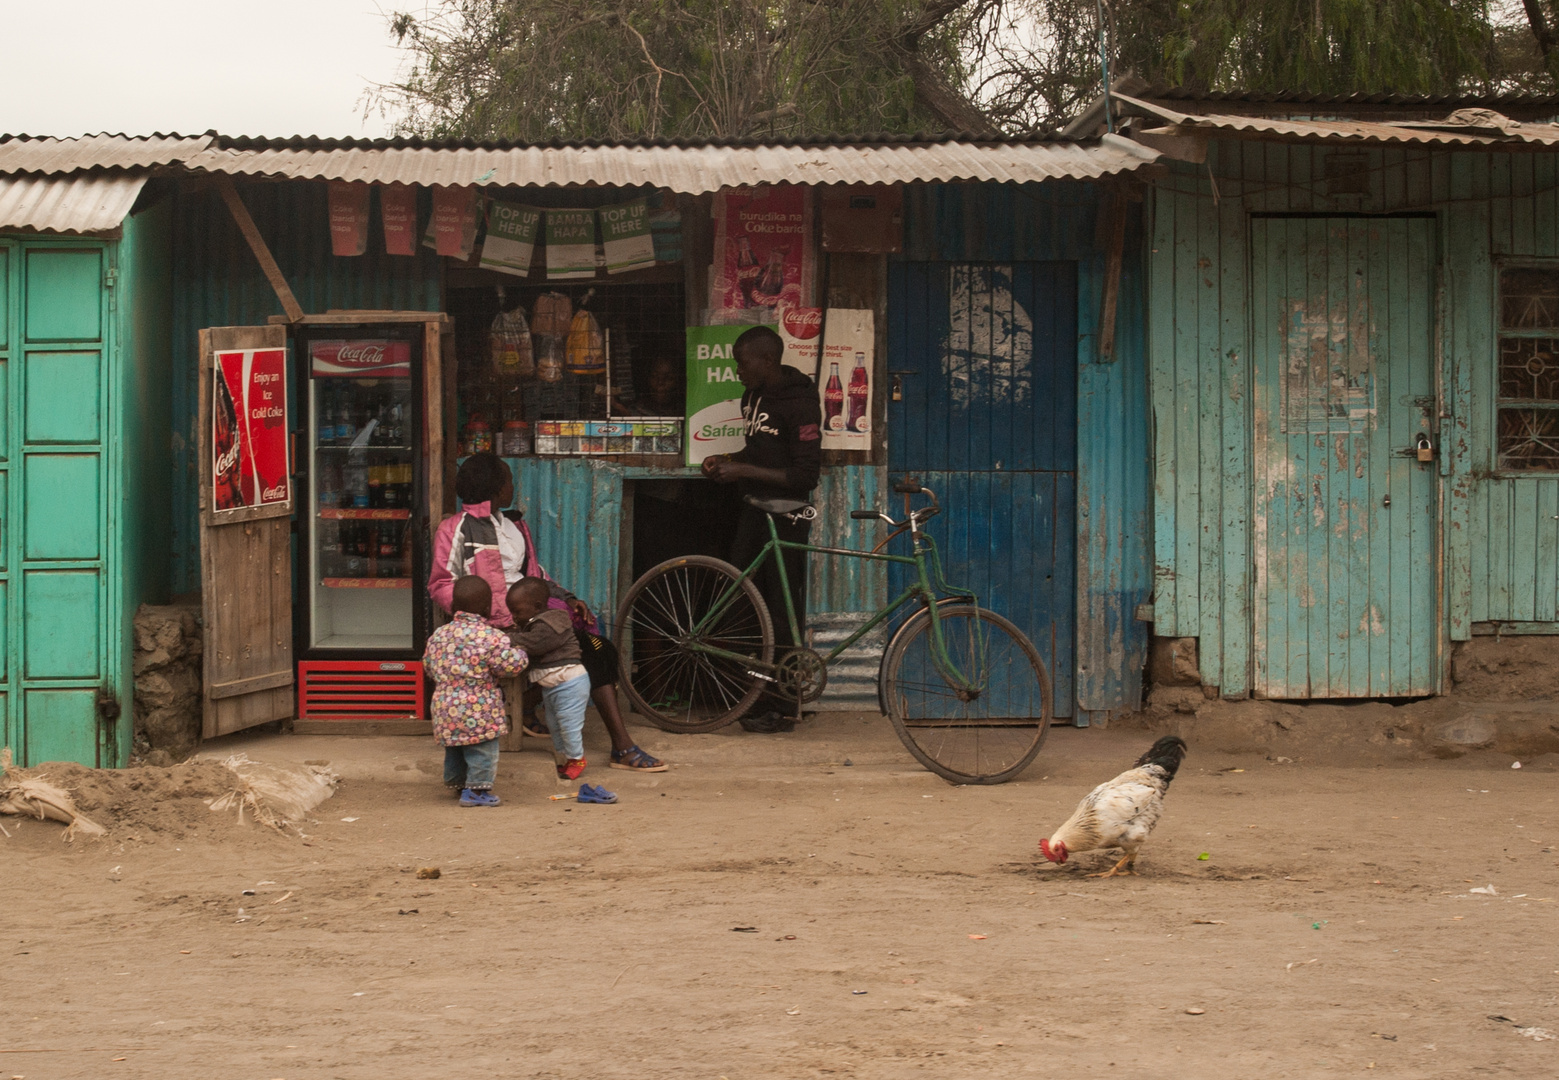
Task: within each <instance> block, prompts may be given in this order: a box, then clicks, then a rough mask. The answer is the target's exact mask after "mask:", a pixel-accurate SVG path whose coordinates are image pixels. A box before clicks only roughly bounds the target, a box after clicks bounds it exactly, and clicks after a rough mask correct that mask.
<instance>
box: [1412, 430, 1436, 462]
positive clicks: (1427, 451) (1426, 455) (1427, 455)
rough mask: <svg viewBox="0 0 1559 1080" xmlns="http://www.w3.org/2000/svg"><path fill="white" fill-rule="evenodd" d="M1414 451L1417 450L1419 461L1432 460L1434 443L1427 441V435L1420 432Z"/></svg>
mask: <svg viewBox="0 0 1559 1080" xmlns="http://www.w3.org/2000/svg"><path fill="white" fill-rule="evenodd" d="M1416 449H1417V450H1418V460H1419V461H1433V460H1434V443H1432V442H1430V441H1429V435H1428V433H1427V432H1423V431H1420V432H1419V433H1418V446H1417V447H1416Z"/></svg>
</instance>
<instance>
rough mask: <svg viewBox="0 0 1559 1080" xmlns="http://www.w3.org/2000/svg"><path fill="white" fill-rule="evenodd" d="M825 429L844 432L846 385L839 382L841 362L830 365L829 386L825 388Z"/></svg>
mask: <svg viewBox="0 0 1559 1080" xmlns="http://www.w3.org/2000/svg"><path fill="white" fill-rule="evenodd" d="M823 428H824V430H826V431H843V430H844V383H842V382H840V381H839V362H838V361H837V360H836V361H834V362H833V363H831V364H829V365H828V385H827V386H826V387H824V388H823Z"/></svg>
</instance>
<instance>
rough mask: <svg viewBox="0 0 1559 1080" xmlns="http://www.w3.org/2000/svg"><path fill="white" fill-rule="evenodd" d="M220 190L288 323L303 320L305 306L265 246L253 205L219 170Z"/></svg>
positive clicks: (218, 182)
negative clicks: (256, 225) (251, 207)
mask: <svg viewBox="0 0 1559 1080" xmlns="http://www.w3.org/2000/svg"><path fill="white" fill-rule="evenodd" d="M213 179H214V180H215V182H216V186H217V190H218V191H220V192H221V193H222V201H223V202H225V203H227V209H228V212H229V213H230V214H232V215H233V222H234V224H236V225H237V226H238V231H239V232H241V233H243V234H244V239H245V240H247V241H248V242H249V250H250V251H253V252H254V257H255V259H256V260H258V261H259V263H260V269H261V270H263V271H264V272H265V279H266V280H267V281H269V282H270V283H271V288H273V289H275V290H276V298H277V299H278V300H280V301H281V306H282V310H283V311H285V312H286V313H287V321H288V322H302V321H303V307H302V305H300V304H299V303H298V298H297V297H296V296H293V295H292V288H291V286H289V285H288V284H287V279H286V278H285V277H283V276H282V272H281V267H279V266H277V265H276V259H275V258H274V257H272V255H271V249H270V248H268V247H266V246H265V237H263V236H261V235H260V230H259V229H258V228H256V227H255V224H254V218H252V217H250V216H249V208H248V207H247V206H245V205H244V201H243V200H242V199H240V198H239V197H238V188H237V187H235V186H234V185H233V178H232V177H231V176H228V175H227V174H226V173H217V174H216V176H215V177H214V178H213Z"/></svg>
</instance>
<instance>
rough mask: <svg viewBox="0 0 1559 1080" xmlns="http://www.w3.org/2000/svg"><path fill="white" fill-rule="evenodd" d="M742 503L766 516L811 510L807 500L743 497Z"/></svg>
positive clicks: (755, 496)
mask: <svg viewBox="0 0 1559 1080" xmlns="http://www.w3.org/2000/svg"><path fill="white" fill-rule="evenodd" d="M742 501H743V502H745V503H746V504H747V505H748V506H750V507H752V508H753V509H754V510H762V511H763V512H764V513H765V514H797V513H800V512H801V511H803V510H807V509H810V508H811V504H810V503H808V502H807V501H806V500H805V499H782V498H762V497H760V496H757V495H743V496H742Z"/></svg>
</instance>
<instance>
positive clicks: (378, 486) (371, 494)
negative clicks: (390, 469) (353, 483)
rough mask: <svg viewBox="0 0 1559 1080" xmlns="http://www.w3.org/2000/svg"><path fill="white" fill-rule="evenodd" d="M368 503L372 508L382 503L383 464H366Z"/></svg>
mask: <svg viewBox="0 0 1559 1080" xmlns="http://www.w3.org/2000/svg"><path fill="white" fill-rule="evenodd" d="M368 505H369V506H371V507H373V508H374V509H378V508H379V507H381V506H383V505H384V466H383V465H370V466H368Z"/></svg>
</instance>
